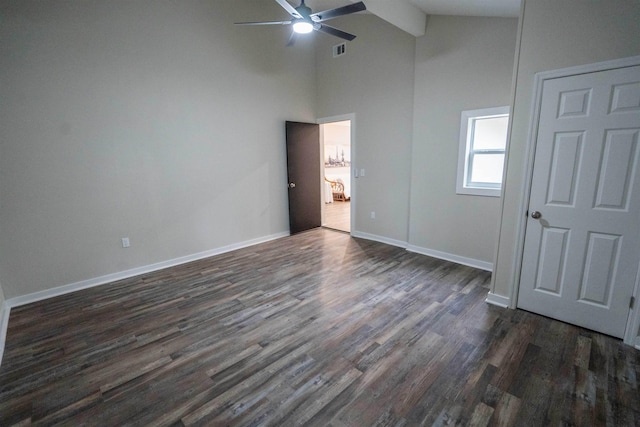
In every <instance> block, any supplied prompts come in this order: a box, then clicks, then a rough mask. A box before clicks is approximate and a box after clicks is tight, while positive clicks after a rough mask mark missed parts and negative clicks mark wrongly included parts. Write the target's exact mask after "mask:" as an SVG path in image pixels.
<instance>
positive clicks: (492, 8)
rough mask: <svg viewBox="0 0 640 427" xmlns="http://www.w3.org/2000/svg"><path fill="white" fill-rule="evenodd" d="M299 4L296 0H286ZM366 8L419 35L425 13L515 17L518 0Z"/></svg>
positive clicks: (425, 0)
mask: <svg viewBox="0 0 640 427" xmlns="http://www.w3.org/2000/svg"><path fill="white" fill-rule="evenodd" d="M287 1H289V2H290V3H291V4H292V5H294V6H298V5H299V4H300V2H299V0H287ZM357 1H359V0H306V3H307V5H308V6H309V7H311V8H312V9H313V10H314V11H321V10H326V9H333V8H336V7H340V6H344V5H346V4H349V3H356V2H357ZM363 1H364V3H365V4H366V6H367V10H368V11H369V12H370V13H373V14H374V15H377V16H378V17H380V18H382V19H384V20H385V21H388V22H389V23H391V24H393V25H395V26H396V27H398V28H400V29H402V30H404V31H406V32H408V33H410V34H413V35H414V36H421V35H423V34H424V32H425V27H426V22H427V15H467V16H500V17H517V16H518V15H519V13H520V1H521V0H393V1H391V0H363Z"/></svg>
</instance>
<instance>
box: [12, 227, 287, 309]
mask: <svg viewBox="0 0 640 427" xmlns="http://www.w3.org/2000/svg"><path fill="white" fill-rule="evenodd" d="M288 235H289V232H283V233H277V234H272V235H270V236H265V237H260V238H257V239H252V240H247V241H244V242H239V243H234V244H231V245H227V246H223V247H220V248H216V249H210V250H207V251H204V252H198V253H195V254H191V255H186V256H182V257H179V258H174V259H170V260H167V261H162V262H158V263H155V264H150V265H145V266H142V267H136V268H132V269H130V270H125V271H120V272H118V273H112V274H107V275H105V276H100V277H94V278H92V279H88V280H82V281H80V282H75V283H70V284H68V285H63V286H59V287H56V288H52V289H47V290H44V291H40V292H34V293H32V294H27V295H22V296H19V297H15V298H10V299H8V300H7V301H6V304H7V306H8V307H9V308H10V307H18V306H21V305H25V304H31V303H32V302H37V301H42V300H45V299H48V298H53V297H57V296H60V295H64V294H68V293H71V292H75V291H79V290H82V289H87V288H93V287H94V286H100V285H104V284H106V283H111V282H115V281H118V280H122V279H127V278H129V277H134V276H139V275H141V274H147V273H151V272H153V271H157V270H162V269H164V268H168V267H173V266H176V265H180V264H185V263H187V262H191V261H197V260H199V259H203V258H208V257H211V256H214V255H220V254H223V253H226V252H231V251H235V250H237V249H242V248H246V247H248V246H253V245H257V244H259V243H264V242H268V241H271V240H276V239H279V238H281V237H286V236H288Z"/></svg>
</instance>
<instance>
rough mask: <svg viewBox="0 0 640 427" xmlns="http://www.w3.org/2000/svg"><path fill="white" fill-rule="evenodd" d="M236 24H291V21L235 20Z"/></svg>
mask: <svg viewBox="0 0 640 427" xmlns="http://www.w3.org/2000/svg"><path fill="white" fill-rule="evenodd" d="M234 24H235V25H289V24H291V21H259V22H234Z"/></svg>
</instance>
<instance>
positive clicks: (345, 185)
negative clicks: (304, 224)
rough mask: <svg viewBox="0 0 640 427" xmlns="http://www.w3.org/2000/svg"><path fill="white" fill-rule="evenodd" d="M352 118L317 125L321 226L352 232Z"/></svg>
mask: <svg viewBox="0 0 640 427" xmlns="http://www.w3.org/2000/svg"><path fill="white" fill-rule="evenodd" d="M351 131H352V129H351V120H340V121H329V122H326V123H322V124H321V125H320V147H321V151H322V165H321V168H322V175H323V180H322V181H323V182H322V192H323V203H322V225H323V226H324V227H327V228H331V229H334V230H340V231H344V232H347V233H350V232H351V198H352V191H351V190H352V186H351Z"/></svg>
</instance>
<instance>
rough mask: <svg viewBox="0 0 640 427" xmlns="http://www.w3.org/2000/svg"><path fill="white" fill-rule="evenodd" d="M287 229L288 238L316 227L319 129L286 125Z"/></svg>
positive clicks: (318, 213) (318, 218) (318, 221)
mask: <svg viewBox="0 0 640 427" xmlns="http://www.w3.org/2000/svg"><path fill="white" fill-rule="evenodd" d="M286 132H287V133H286V139H287V177H288V180H289V181H288V185H289V229H290V232H291V234H295V233H299V232H301V231H305V230H309V229H311V228H316V227H320V226H321V225H322V218H321V204H320V203H321V200H322V196H321V194H320V189H321V182H320V126H319V125H317V124H313V123H299V122H287V123H286Z"/></svg>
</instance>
